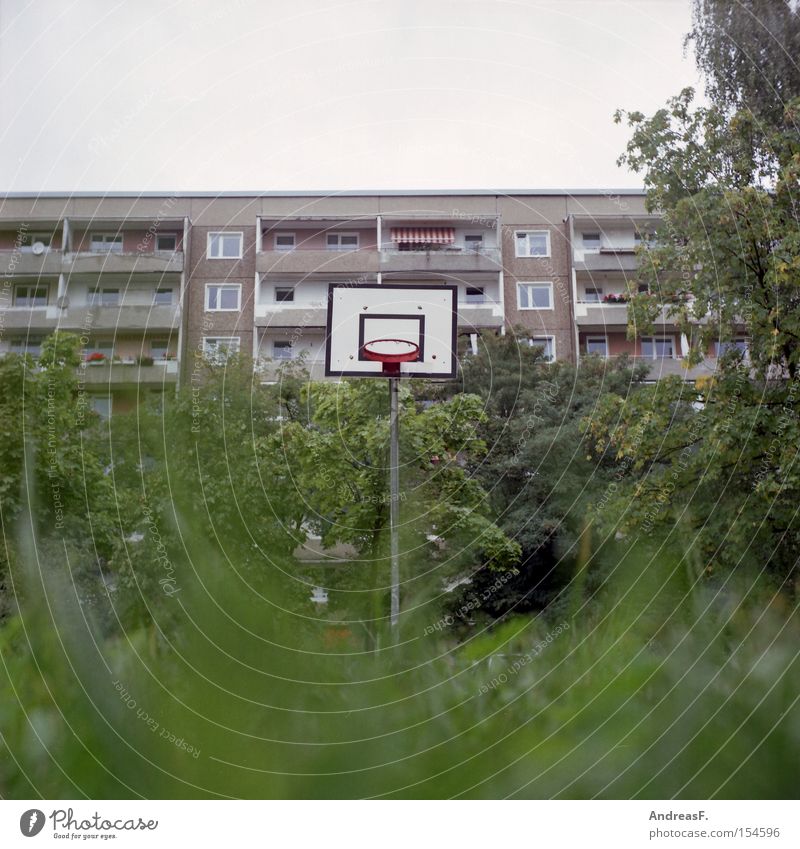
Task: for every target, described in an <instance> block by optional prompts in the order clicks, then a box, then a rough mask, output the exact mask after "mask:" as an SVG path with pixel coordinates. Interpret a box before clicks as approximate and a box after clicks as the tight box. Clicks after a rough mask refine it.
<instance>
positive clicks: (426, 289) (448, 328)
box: [325, 283, 458, 378]
mask: <svg viewBox="0 0 800 849" xmlns="http://www.w3.org/2000/svg"><path fill="white" fill-rule="evenodd" d="M457 292H458V288H457V287H456V286H443V285H430V286H419V285H417V286H413V285H411V286H407V285H403V284H400V283H384V284H382V285H378V284H376V283H375V284H373V283H366V284H361V285H358V286H353V285H347V284H345V283H341V284H338V283H331V285H330V286H329V288H328V327H327V335H326V339H325V375H326V376H327V377H381V376H382V375H383V365H382V364H381V363H379V362H374V361H372V360H369V359H367V358H366V357H365V356H364V353H363V350H362V348H363V346H364V344H365V343H369V342H373V341H375V340H376V339H403V340H406V341H408V342H413V343H414V344H415V345H418V346H419V359H418V360H416V361H414V362H407V363H401V364H400V377H439V378H452V377H455V376H456V342H457V336H456V320H457Z"/></svg>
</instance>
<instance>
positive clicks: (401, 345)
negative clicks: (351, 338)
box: [361, 339, 419, 377]
mask: <svg viewBox="0 0 800 849" xmlns="http://www.w3.org/2000/svg"><path fill="white" fill-rule="evenodd" d="M361 354H362V356H364V357H365V359H368V360H374V361H376V362H379V363H382V364H383V373H384V374H385V375H387V376H388V377H397V376H398V375H399V374H400V363H412V362H415V361H416V360H418V359H419V345H417V344H416V343H414V342H409V341H408V340H407V339H373V340H372V341H371V342H365V343H364V345H363V346H362V348H361Z"/></svg>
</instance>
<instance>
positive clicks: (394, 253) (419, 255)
mask: <svg viewBox="0 0 800 849" xmlns="http://www.w3.org/2000/svg"><path fill="white" fill-rule="evenodd" d="M500 267H501V260H500V250H499V249H498V248H489V247H481V248H474V247H461V246H458V245H443V246H438V247H435V248H434V247H432V248H429V249H427V250H426V249H420V250H402V251H401V250H398V249H397V247H396V246H395V245H394V244H388V245H384V248H383V250H382V251H381V271H384V272H429V271H432V272H454V273H459V272H461V273H463V272H471V271H482V272H495V273H496V272H498V271H500Z"/></svg>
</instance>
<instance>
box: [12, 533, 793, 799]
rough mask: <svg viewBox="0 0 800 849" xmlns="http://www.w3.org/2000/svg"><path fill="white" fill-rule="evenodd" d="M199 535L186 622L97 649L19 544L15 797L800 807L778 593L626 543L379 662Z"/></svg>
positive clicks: (84, 621) (54, 566)
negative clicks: (573, 582) (513, 607)
mask: <svg viewBox="0 0 800 849" xmlns="http://www.w3.org/2000/svg"><path fill="white" fill-rule="evenodd" d="M185 538H188V539H191V540H192V546H191V551H190V555H191V559H190V560H187V564H188V568H184V569H183V571H182V577H181V586H182V591H181V592H180V593H179V594H176V595H174V596H173V597H171V598H170V599H169V603H170V604H171V605H172V610H171V611H170V617H171V622H172V627H171V628H170V629H169V630H166V629H164V630H163V631H162V630H161V629H160V627H159V624H158V620H156V621H155V623H154V624H152V625H151V626H150V627H142V628H141V629H138V630H135V631H129V632H127V633H126V634H125V635H124V636H122V637H120V636H116V637H102V636H100V631H99V629H98V628H97V627H95V625H94V624H93V623H92V621H91V618H90V617H89V616H88V615H87V614H86V611H85V607H84V606H82V605H81V603H80V602H79V601H78V596H77V594H76V591H75V590H74V588H73V585H72V583H71V581H70V573H69V564H68V562H67V560H66V557H65V558H64V559H61V560H59V559H58V557H57V556H54V555H53V554H52V553H51V554H50V556H48V557H47V558H37V556H36V549H35V547H34V546H33V544H32V543H31V542H30V541H27V542H25V541H23V542H22V544H21V550H22V551H24V552H27V553H26V556H25V557H24V558H23V559H24V562H25V566H24V569H19V568H18V569H16V570H15V572H14V573H13V574H12V578H13V584H14V590H15V592H17V594H18V595H19V597H20V609H19V613H18V615H16V616H14V617H12V618H11V619H9V620H8V621H7V623H6V624H5V625H4V626H3V627H2V629H0V655H1V657H2V665H0V731H2V748H1V751H2V754H1V755H0V793H2V796H3V797H6V798H8V797H16V798H23V797H25V798H27V797H36V796H38V795H42V796H44V797H51V798H58V797H61V798H64V797H81V796H88V797H90V798H117V797H122V798H125V797H136V796H144V797H150V798H159V797H164V798H171V797H198V796H201V797H205V796H208V797H260V798H273V797H287V798H316V797H334V798H350V797H370V796H390V797H437V798H438V797H450V796H457V795H462V796H466V797H490V798H496V797H504V796H513V795H516V796H519V797H530V798H550V797H562V798H567V797H568V798H587V797H595V796H599V797H613V798H627V797H652V798H660V797H673V796H678V797H684V798H705V797H710V796H718V797H742V798H754V797H779V798H786V797H794V796H796V794H797V789H798V764H800V710H799V709H798V705H797V700H798V693H799V692H800V678H799V677H798V671H800V663H799V662H798V652H797V647H798V644H800V640H799V639H798V638H799V637H800V621H798V616H797V614H796V611H793V610H789V609H787V605H788V603H787V602H786V601H785V598H784V597H783V596H778V595H775V594H774V592H773V590H772V589H771V588H770V587H769V586H767V585H766V584H762V583H761V582H760V580H755V579H751V578H750V577H747V576H746V575H744V574H742V575H739V576H738V577H737V578H736V579H735V580H734V579H733V578H730V579H729V580H728V581H727V582H726V583H723V582H721V581H720V583H719V584H717V585H716V586H709V585H705V586H704V588H703V589H702V590H699V589H697V588H696V587H695V588H693V587H692V585H691V581H690V578H689V577H688V573H687V570H686V569H685V568H684V567H683V565H682V564H681V563H679V562H677V561H675V562H673V561H671V560H669V558H666V557H663V556H662V557H660V558H656V559H651V558H650V555H649V553H648V552H646V551H644V550H643V549H639V548H637V547H630V548H628V549H627V550H626V549H624V548H620V555H619V558H618V560H619V562H618V563H617V564H616V565H615V568H613V569H612V570H611V574H610V577H608V578H606V579H605V580H604V581H601V582H600V587H599V589H598V590H596V591H595V592H594V593H593V594H592V597H591V599H589V600H587V599H586V598H584V597H582V596H583V594H586V595H587V596H588V595H589V594H588V593H585V590H584V589H580V590H579V589H577V588H576V589H574V592H573V594H572V595H571V596H568V597H565V598H564V599H563V602H562V603H561V604H560V605H557V606H556V608H554V609H553V611H552V612H551V613H549V614H547V615H540V616H534V617H527V616H526V617H524V618H521V617H520V618H517V619H514V620H511V621H509V622H507V623H505V624H503V625H502V626H500V627H498V628H497V629H495V630H493V631H492V632H491V633H483V634H480V635H478V636H475V637H473V638H471V639H470V640H468V641H467V642H466V643H464V644H463V645H461V646H459V647H454V645H453V641H452V638H450V637H447V636H446V635H443V634H442V633H441V632H439V631H436V632H434V633H429V635H428V636H425V631H426V627H428V626H430V625H431V624H432V623H433V622H435V621H436V619H437V616H438V615H439V613H438V612H437V611H434V610H433V606H432V605H428V606H424V605H421V606H420V608H419V610H420V611H422V612H418V613H415V614H413V615H410V616H406V617H404V620H403V632H402V637H401V644H400V646H398V647H396V648H386V649H384V650H383V651H381V652H380V653H378V654H377V655H375V654H368V653H363V652H360V651H359V650H358V649H357V648H356V647H347V646H340V647H338V648H337V647H336V646H335V645H334V646H332V647H329V646H330V641H327V640H326V639H325V635H324V633H323V627H324V626H323V625H322V624H320V623H318V622H316V621H315V619H314V615H315V611H314V608H313V606H312V605H311V603H310V602H309V603H308V605H307V608H302V607H300V608H298V605H297V604H296V603H295V602H294V601H292V600H288V601H287V600H286V599H285V597H284V591H285V583H286V579H285V577H284V576H282V575H281V574H280V571H279V570H267V571H266V572H265V573H264V575H263V576H261V577H259V578H257V579H255V578H252V577H250V579H249V581H248V582H245V581H243V580H242V579H241V576H239V575H237V574H236V572H235V570H234V567H233V566H232V565H231V564H230V563H228V562H227V561H226V560H225V559H224V558H223V557H222V556H221V555H216V554H215V553H214V552H215V549H214V547H212V546H211V545H209V544H207V543H205V541H204V540H203V537H202V534H201V532H200V529H199V528H188V529H187V533H186V535H185ZM184 565H186V564H184ZM406 568H408V569H409V570H413V569H414V564H406ZM591 568H595V567H591ZM781 599H784V600H783V601H781ZM284 601H286V605H285V606H284ZM112 615H113V611H112ZM430 630H431V629H430V628H428V631H429V632H430ZM548 635H550V639H549V640H548ZM537 643H539V644H540V649H539V650H536V649H535V646H536V645H537ZM525 658H528V659H527V660H526V659H525Z"/></svg>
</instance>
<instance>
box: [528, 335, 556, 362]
mask: <svg viewBox="0 0 800 849" xmlns="http://www.w3.org/2000/svg"><path fill="white" fill-rule="evenodd" d="M528 344H529V345H530V346H531V348H542V356H543V357H544V358H545V359H546V360H547V361H548V362H552V361H553V360H554V359H555V358H556V340H555V337H554V336H534V337H533V338H531V339H529V340H528Z"/></svg>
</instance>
